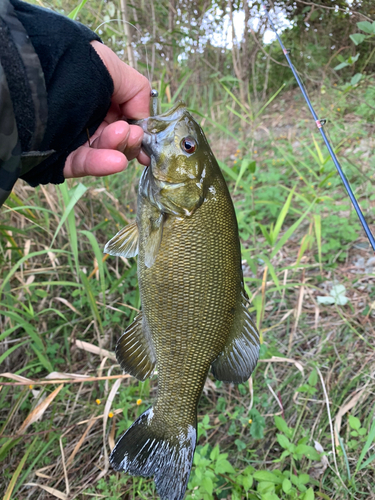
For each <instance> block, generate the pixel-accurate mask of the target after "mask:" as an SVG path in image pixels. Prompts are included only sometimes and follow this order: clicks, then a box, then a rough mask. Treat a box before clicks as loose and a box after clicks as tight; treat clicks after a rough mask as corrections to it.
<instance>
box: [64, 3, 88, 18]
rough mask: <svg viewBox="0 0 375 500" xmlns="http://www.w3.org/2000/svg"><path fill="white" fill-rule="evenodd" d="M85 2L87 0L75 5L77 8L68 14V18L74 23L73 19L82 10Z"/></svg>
mask: <svg viewBox="0 0 375 500" xmlns="http://www.w3.org/2000/svg"><path fill="white" fill-rule="evenodd" d="M86 2H87V0H82V1H81V3H80V4H79V5H77V7H76V8H75V9H73V10H72V12H70V14H68V17H69V18H70V19H73V21H74V19H75V18H76V17H77V16H78V13H79V11H80V10H81V9H82V7H83V6H84V5H85V3H86Z"/></svg>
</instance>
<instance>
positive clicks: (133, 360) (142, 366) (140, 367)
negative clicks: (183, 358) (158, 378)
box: [116, 313, 156, 380]
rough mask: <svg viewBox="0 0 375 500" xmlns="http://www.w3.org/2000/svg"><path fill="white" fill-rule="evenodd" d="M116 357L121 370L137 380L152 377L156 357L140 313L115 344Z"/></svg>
mask: <svg viewBox="0 0 375 500" xmlns="http://www.w3.org/2000/svg"><path fill="white" fill-rule="evenodd" d="M116 357H117V361H118V362H119V363H120V365H121V368H122V369H123V370H124V371H125V372H126V373H129V374H130V375H132V376H133V377H136V378H137V379H138V380H146V378H148V377H150V376H151V375H152V372H153V371H154V368H155V364H156V356H155V352H154V346H153V343H152V339H151V335H150V333H149V331H148V327H147V324H146V322H145V320H144V317H143V315H142V313H139V314H138V316H137V317H136V318H135V320H134V321H133V323H132V324H131V325H130V326H128V328H127V329H126V330H125V332H124V333H123V335H122V336H121V337H120V340H119V341H118V342H117V345H116Z"/></svg>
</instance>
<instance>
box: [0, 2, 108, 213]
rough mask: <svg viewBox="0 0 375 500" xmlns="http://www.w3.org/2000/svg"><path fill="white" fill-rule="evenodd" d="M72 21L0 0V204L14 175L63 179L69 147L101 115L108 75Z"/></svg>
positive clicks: (87, 34)
mask: <svg viewBox="0 0 375 500" xmlns="http://www.w3.org/2000/svg"><path fill="white" fill-rule="evenodd" d="M92 40H99V41H100V38H99V37H98V36H97V35H96V34H95V33H93V32H92V31H91V30H89V29H88V28H86V27H85V26H83V25H81V24H80V23H77V22H74V21H71V20H70V19H68V18H66V17H64V16H62V15H59V14H56V13H54V12H52V11H49V10H47V9H42V8H40V7H36V6H33V5H31V4H27V3H25V2H22V1H20V0H0V206H1V204H2V203H3V202H4V200H5V199H6V198H7V196H8V195H9V192H10V191H11V189H12V187H13V185H14V183H15V182H16V180H17V178H19V177H21V178H22V179H24V180H26V181H27V182H28V183H29V184H30V185H32V186H36V185H38V184H40V183H42V184H46V183H48V182H52V183H59V182H63V181H64V176H63V168H64V165H65V160H66V158H67V156H68V155H69V154H70V152H71V151H73V150H74V149H76V148H77V147H79V146H80V145H82V144H83V143H84V142H86V140H87V131H88V132H89V133H90V134H93V133H94V132H95V130H96V129H97V127H98V126H99V125H100V123H101V122H102V121H103V119H104V117H105V115H106V113H107V111H108V109H109V107H110V103H111V96H112V92H113V82H112V79H111V77H110V75H109V73H108V71H107V69H106V68H105V66H104V64H103V63H102V61H101V59H100V57H99V56H98V55H97V53H96V52H95V50H94V49H93V48H92V47H91V45H90V42H91V41H92Z"/></svg>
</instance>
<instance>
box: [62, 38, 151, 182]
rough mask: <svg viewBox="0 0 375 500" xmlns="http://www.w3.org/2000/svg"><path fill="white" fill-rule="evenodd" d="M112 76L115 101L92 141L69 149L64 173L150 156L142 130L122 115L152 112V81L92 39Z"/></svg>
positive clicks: (108, 168)
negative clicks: (147, 152) (143, 143)
mask: <svg viewBox="0 0 375 500" xmlns="http://www.w3.org/2000/svg"><path fill="white" fill-rule="evenodd" d="M91 45H92V47H93V48H94V49H95V50H96V52H97V53H98V55H99V57H100V58H101V59H102V61H103V63H104V64H105V66H106V67H107V70H108V71H109V74H110V75H111V77H112V80H113V85H114V91H113V95H112V105H111V107H110V109H109V111H108V113H107V116H106V117H105V119H104V121H103V122H102V123H101V125H100V126H99V128H98V129H97V130H96V132H95V134H94V135H93V136H92V137H91V138H90V143H89V141H87V142H86V143H85V144H83V145H82V146H80V147H79V148H77V149H76V150H75V151H73V152H72V153H70V155H69V156H68V157H67V159H66V162H65V167H64V171H63V173H64V177H65V178H66V179H68V178H71V177H84V176H86V175H93V176H96V177H101V176H104V175H110V174H115V173H117V172H122V171H123V170H124V169H125V168H126V167H127V165H128V161H129V160H132V159H133V158H137V159H138V161H139V162H140V163H142V164H143V165H148V164H149V163H150V159H149V158H148V156H147V155H146V154H145V153H144V152H142V151H141V142H142V138H143V130H142V129H141V127H138V126H137V125H129V124H128V123H127V122H125V121H123V120H122V118H123V117H126V118H129V119H140V118H147V117H148V116H149V103H150V91H151V87H150V83H149V81H148V80H147V78H145V77H144V76H142V75H141V74H140V73H138V71H136V70H135V69H133V68H131V67H130V66H128V65H127V64H125V63H124V62H123V61H121V60H120V59H119V58H118V57H117V55H116V54H115V53H114V52H113V51H112V50H111V49H110V48H109V47H106V46H105V45H103V44H102V43H100V42H97V41H93V42H91Z"/></svg>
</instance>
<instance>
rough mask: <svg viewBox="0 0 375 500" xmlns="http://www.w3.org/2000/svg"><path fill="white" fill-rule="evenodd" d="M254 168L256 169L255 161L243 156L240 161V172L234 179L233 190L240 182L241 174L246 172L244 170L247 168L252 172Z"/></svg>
mask: <svg viewBox="0 0 375 500" xmlns="http://www.w3.org/2000/svg"><path fill="white" fill-rule="evenodd" d="M255 169H256V163H255V161H254V160H251V159H250V158H247V157H246V156H245V157H244V158H243V160H242V162H241V168H240V172H239V174H238V177H237V180H236V185H235V186H234V190H235V191H236V189H237V186H238V184H239V183H240V182H241V179H242V176H243V174H244V173H245V172H246V170H249V171H250V172H251V173H254V172H255Z"/></svg>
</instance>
